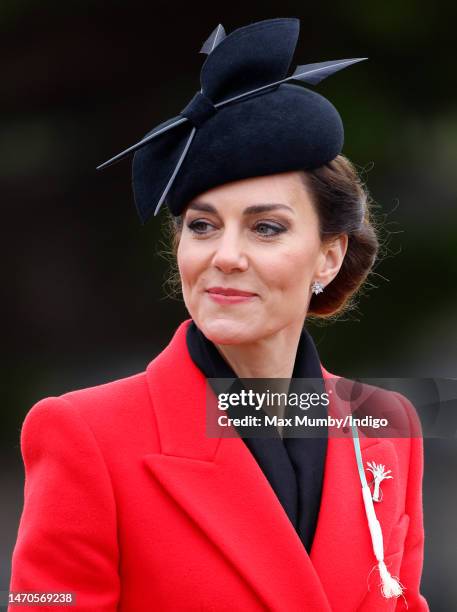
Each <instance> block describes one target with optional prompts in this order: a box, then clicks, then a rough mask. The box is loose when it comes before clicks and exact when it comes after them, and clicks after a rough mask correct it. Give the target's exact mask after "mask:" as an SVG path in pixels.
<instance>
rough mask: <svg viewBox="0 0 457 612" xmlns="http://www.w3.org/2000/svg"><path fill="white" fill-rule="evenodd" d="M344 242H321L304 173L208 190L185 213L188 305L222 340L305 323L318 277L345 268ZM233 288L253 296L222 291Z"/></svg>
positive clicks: (250, 338) (183, 266)
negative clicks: (312, 291)
mask: <svg viewBox="0 0 457 612" xmlns="http://www.w3.org/2000/svg"><path fill="white" fill-rule="evenodd" d="M340 242H341V244H340V246H339V247H338V246H336V247H335V246H333V247H324V245H323V244H322V243H321V241H320V238H319V224H318V217H317V214H316V212H315V210H314V207H313V205H312V202H311V200H310V197H309V195H308V193H307V191H306V189H305V187H304V185H303V182H302V179H301V177H300V174H299V173H298V172H285V173H280V174H274V175H269V176H262V177H255V178H248V179H243V180H240V181H234V182H231V183H226V184H224V185H220V186H218V187H215V188H213V189H210V190H208V191H206V192H204V193H202V194H200V195H198V196H197V197H195V198H194V199H193V200H192V201H191V202H189V204H188V206H187V208H186V210H185V213H184V215H183V227H182V233H181V237H180V242H179V247H178V253H177V256H178V267H179V271H180V275H181V282H182V291H183V296H184V302H185V304H186V307H187V310H188V311H189V314H190V316H191V317H192V319H193V320H194V321H195V323H196V324H197V327H199V328H200V329H201V331H202V332H203V333H204V334H205V336H206V337H207V338H209V339H210V340H211V341H212V342H214V343H216V344H238V343H251V342H255V341H257V340H260V339H261V338H264V337H267V336H269V335H271V334H274V333H275V332H279V331H280V330H283V329H285V328H287V327H290V328H291V329H299V330H301V328H302V326H303V322H304V320H305V316H306V312H307V309H308V305H309V301H310V298H311V295H312V294H311V284H312V282H313V281H314V280H320V281H321V282H322V283H323V284H324V285H326V284H328V283H329V282H330V281H331V280H332V279H333V278H334V276H336V274H337V272H338V270H339V267H340V265H341V263H342V260H343V257H344V253H345V244H346V243H345V241H344V240H343V241H340ZM230 289H232V290H235V291H240V292H246V293H247V294H248V295H247V296H244V297H240V296H238V297H237V296H226V295H221V293H218V291H223V290H230ZM324 290H325V289H324Z"/></svg>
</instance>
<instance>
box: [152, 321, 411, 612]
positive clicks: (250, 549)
mask: <svg viewBox="0 0 457 612" xmlns="http://www.w3.org/2000/svg"><path fill="white" fill-rule="evenodd" d="M190 323H191V319H187V320H186V321H183V322H182V323H181V324H180V325H179V327H178V329H177V330H176V331H175V334H174V336H173V338H172V340H171V342H170V343H169V345H168V346H167V347H166V348H165V349H164V350H163V351H162V352H161V353H160V354H159V355H158V356H157V357H156V358H155V359H154V360H153V361H152V362H151V363H150V364H149V365H148V367H147V371H146V376H147V381H148V386H149V391H150V394H151V400H152V404H153V407H154V413H155V417H156V419H157V427H158V433H159V440H160V451H159V452H158V453H149V454H147V455H145V456H144V457H143V459H144V462H145V464H146V465H147V467H148V468H149V470H150V471H151V473H152V475H153V476H154V478H156V479H157V480H158V481H159V482H160V484H161V485H162V486H163V487H164V489H165V490H166V491H167V492H168V493H169V494H170V495H172V497H173V498H174V499H175V500H176V502H177V503H178V504H180V506H181V508H182V509H183V511H184V512H186V513H187V514H188V515H189V516H190V517H191V518H192V519H193V520H194V521H195V522H196V523H197V524H198V525H199V526H200V527H201V529H202V530H203V531H204V532H205V533H206V535H207V537H208V538H209V539H210V540H212V542H213V543H214V544H215V545H216V546H217V547H218V548H219V550H220V552H221V554H222V555H223V556H224V557H225V558H226V559H227V560H228V561H229V562H230V563H231V564H232V565H233V566H234V567H235V568H236V569H237V570H238V571H239V573H240V574H241V575H242V576H243V577H244V578H245V580H246V582H247V583H248V584H249V586H250V587H251V588H252V589H253V591H254V592H255V593H256V594H257V596H258V597H259V598H260V600H261V601H262V602H263V603H264V605H265V606H266V607H267V608H268V609H271V610H284V609H286V610H291V611H292V610H297V611H298V610H302V609H303V604H304V602H306V607H307V608H308V609H316V610H322V611H325V610H327V611H328V612H329V611H330V610H332V609H338V610H343V609H344V610H355V609H357V606H358V605H359V604H360V602H361V600H362V599H363V597H364V596H365V595H366V593H367V582H366V579H367V576H368V573H369V571H370V569H371V568H372V567H373V565H374V564H375V559H374V557H373V552H372V547H371V540H370V535H369V531H368V525H367V522H366V517H365V509H364V506H363V500H362V493H361V489H360V481H359V475H358V472H357V465H356V460H355V454H354V445H353V440H352V437H351V436H350V434H348V435H347V437H344V438H343V437H341V436H338V437H335V436H332V435H330V432H329V440H328V446H327V456H326V463H325V473H324V482H323V490H322V501H321V507H320V511H319V518H318V523H317V529H316V533H315V536H314V541H313V546H312V549H311V554H310V555H308V553H307V551H306V549H305V548H304V546H303V544H302V543H301V541H300V539H299V537H298V535H297V533H296V531H295V529H294V527H293V525H292V524H291V523H290V521H289V519H288V517H287V515H286V513H285V511H284V509H283V507H282V506H281V504H280V502H279V500H278V498H277V497H276V495H275V493H274V491H273V489H272V488H271V486H270V484H269V483H268V481H267V479H266V478H265V476H264V474H263V472H262V471H261V469H260V468H259V466H258V464H257V463H256V461H255V459H254V458H253V456H252V455H251V453H250V452H249V450H248V448H247V447H246V445H245V444H244V442H243V440H242V439H241V438H240V437H219V438H209V437H206V435H205V431H206V430H205V426H206V420H205V419H206V414H205V411H206V379H205V377H204V375H203V374H202V372H201V371H200V370H199V369H198V368H197V366H196V365H195V364H194V363H193V361H192V359H191V357H190V355H189V353H188V350H187V346H186V330H187V327H188V325H189V324H190ZM322 373H323V377H324V381H325V382H326V385H329V386H330V387H331V386H332V379H335V378H336V377H334V375H332V374H331V373H330V372H328V371H327V370H325V368H324V367H322ZM327 388H329V387H327ZM330 397H331V400H330V406H329V413H330V414H332V415H333V416H338V415H339V416H341V415H343V414H347V413H348V406H347V405H346V403H345V402H344V401H342V400H340V399H336V395H335V394H333V396H332V394H331V396H330ZM231 435H236V432H234V430H232V434H231ZM360 445H361V449H362V454H363V458H364V461H365V463H366V461H370V460H374V461H376V462H380V461H382V463H385V464H386V465H388V466H389V468H391V469H392V470H393V473H398V472H397V456H396V452H395V448H394V446H393V444H392V443H391V442H390V441H389V440H386V439H379V438H366V437H362V436H361V437H360ZM388 483H389V484H388V486H389V487H391V490H390V493H389V495H388V496H386V498H385V500H384V501H383V503H382V504H380V505H379V506H380V507H379V510H378V508H377V514H378V519H379V521H380V523H381V525H382V529H383V534H384V542H385V543H386V544H387V545H388V543H389V536H390V532H391V530H392V526H393V524H394V519H395V516H397V514H398V508H397V506H396V505H397V504H398V500H399V497H400V496H399V491H398V480H397V479H393V480H389V481H388ZM388 553H389V549H388V547H387V549H386V554H388ZM347 559H350V560H351V562H350V563H347ZM335 576H337V577H338V579H337V580H335Z"/></svg>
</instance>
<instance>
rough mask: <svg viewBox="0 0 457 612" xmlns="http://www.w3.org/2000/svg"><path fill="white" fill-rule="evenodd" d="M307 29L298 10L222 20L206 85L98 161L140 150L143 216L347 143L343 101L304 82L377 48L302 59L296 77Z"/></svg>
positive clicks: (136, 177)
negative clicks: (239, 23) (246, 21)
mask: <svg viewBox="0 0 457 612" xmlns="http://www.w3.org/2000/svg"><path fill="white" fill-rule="evenodd" d="M299 29H300V22H299V20H298V19H296V18H278V19H266V20H264V21H258V22H256V23H252V24H250V25H247V26H244V27H242V28H238V29H237V30H234V31H233V32H232V33H231V34H229V35H228V36H227V35H226V34H225V31H224V28H223V26H222V25H220V24H219V25H218V26H217V28H216V29H215V30H214V31H213V33H212V34H211V36H210V37H209V38H208V39H207V40H206V42H205V43H204V44H203V46H202V48H201V50H200V53H206V54H207V55H208V57H207V58H206V60H205V62H204V64H203V66H202V69H201V73H200V84H201V90H200V91H199V92H197V93H196V94H195V95H194V97H193V98H192V99H191V101H190V102H189V104H187V106H186V107H185V108H184V109H183V110H182V111H181V112H180V113H179V114H178V115H177V116H175V117H172V118H171V119H168V120H167V121H165V122H163V123H161V124H160V125H158V126H156V127H155V128H154V129H153V130H152V131H150V132H148V133H147V134H146V135H145V136H144V137H143V139H142V140H141V141H140V142H138V143H136V144H134V145H133V146H131V147H129V148H128V149H126V150H125V151H122V152H121V153H119V154H118V155H116V156H115V157H113V158H111V159H109V160H108V161H107V162H105V163H103V164H101V165H100V166H98V168H97V169H101V168H104V167H106V166H108V165H110V164H112V163H114V162H116V161H118V160H120V159H122V158H123V157H125V156H126V155H128V154H130V153H132V152H133V151H135V155H134V158H133V175H132V183H133V191H134V196H135V205H136V207H137V211H138V214H139V217H140V220H141V223H142V224H144V223H145V222H146V221H147V220H148V218H149V217H150V215H151V213H152V212H153V211H154V214H155V215H156V214H157V213H158V212H159V209H160V207H161V205H162V204H163V203H165V204H166V205H167V206H168V207H169V209H170V211H171V212H172V214H173V215H175V216H177V215H179V214H181V213H182V212H183V210H184V208H185V206H186V204H187V202H189V201H190V200H191V199H192V198H193V197H195V196H196V195H198V194H199V193H202V192H204V191H206V190H207V189H211V188H212V187H216V186H217V185H221V184H223V183H228V182H230V181H235V180H239V179H243V178H249V177H253V176H264V175H267V174H276V173H278V172H288V171H291V170H306V169H307V170H311V169H313V168H317V167H319V166H321V165H323V164H325V163H327V162H329V161H331V160H332V159H334V158H335V157H336V156H337V155H338V154H339V153H341V150H342V148H343V142H344V130H343V124H342V121H341V117H340V116H339V114H338V111H337V110H336V108H335V107H334V106H333V105H332V104H331V103H330V102H329V101H328V100H327V99H326V98H324V97H323V96H322V95H320V94H318V93H316V92H314V91H312V90H310V89H308V88H307V87H305V86H304V85H303V83H310V84H312V85H316V84H317V83H319V82H320V81H322V80H323V79H325V78H326V77H327V76H329V75H330V74H332V73H334V72H336V71H338V70H341V69H342V68H346V67H347V66H349V65H351V64H354V63H356V62H360V61H362V60H364V59H367V58H356V59H346V60H336V61H327V62H319V63H316V64H306V65H301V66H297V68H296V69H295V71H294V72H293V74H292V75H291V76H289V77H286V75H287V72H288V70H289V66H290V63H291V61H292V56H293V54H294V50H295V47H296V44H297V39H298V33H299ZM291 81H296V83H291Z"/></svg>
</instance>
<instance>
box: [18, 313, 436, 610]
mask: <svg viewBox="0 0 457 612" xmlns="http://www.w3.org/2000/svg"><path fill="white" fill-rule="evenodd" d="M189 323H190V319H188V320H186V321H184V322H183V323H181V325H180V326H179V327H178V329H177V330H176V332H175V334H174V336H173V338H172V340H171V342H170V344H169V345H168V346H167V347H166V349H165V350H164V351H162V353H160V354H159V355H158V356H157V357H156V358H155V359H154V360H153V361H152V362H151V363H150V364H149V366H148V367H147V370H146V371H145V372H142V373H140V374H137V375H135V376H131V377H128V378H124V379H121V380H116V381H114V382H110V383H107V384H104V385H99V386H96V387H92V388H87V389H82V390H78V391H73V392H70V393H66V394H64V395H62V396H60V397H49V398H45V399H43V400H41V401H39V402H38V403H37V404H35V405H34V406H33V408H32V409H31V410H30V412H29V413H28V415H27V416H26V418H25V421H24V424H23V428H22V433H21V448H22V454H23V459H24V465H25V471H26V481H25V499H24V509H23V513H22V517H21V521H20V525H19V532H18V537H17V543H16V547H15V550H14V554H13V563H12V578H11V585H10V590H11V591H19V592H23V591H41V592H42V591H46V592H53V591H61V592H62V591H70V592H74V593H76V606H75V607H74V608H68V607H65V608H64V607H62V606H57V607H55V606H54V607H52V608H51V607H44V606H39V607H38V606H27V607H24V606H14V607H13V606H10V608H9V610H10V611H11V612H12V611H13V610H22V609H24V610H29V611H30V610H35V609H36V610H40V611H41V610H47V609H49V610H50V609H53V610H56V609H62V610H63V609H66V610H69V609H76V610H85V611H90V612H98V611H99V612H113V611H114V610H119V611H122V612H139V611H141V612H142V611H152V610H160V611H162V610H167V611H168V610H169V611H173V612H175V611H181V610H185V611H199V612H202V611H203V612H209V611H214V612H225V611H227V612H228V611H229V610H230V611H232V610H233V609H234V608H235V609H237V610H243V611H244V610H246V611H249V612H251V611H252V612H257V611H261V610H272V611H275V612H299V611H300V612H303V610H316V611H323V612H324V611H330V610H336V611H341V612H349V611H351V612H352V611H354V610H363V611H367V612H374V611H376V612H377V611H379V612H381V611H382V612H386V611H388V610H403V609H406V606H405V604H404V601H403V599H402V598H399V599H398V600H397V599H395V598H393V599H385V598H383V597H382V596H381V595H380V590H379V586H378V583H379V574H378V573H377V571H376V570H375V571H373V572H372V573H371V575H370V580H369V585H370V591H368V589H367V579H368V575H369V573H370V570H371V569H372V568H373V566H374V565H375V562H376V561H375V558H374V556H373V551H372V546H371V540H370V536H369V531H368V525H367V521H366V517H365V510H364V507H363V500H362V494H361V489H360V481H359V476H358V472H357V465H356V460H355V454H354V447H353V441H352V438H351V437H350V436H348V437H345V438H341V437H339V438H335V437H330V438H329V441H328V450H327V457H326V466H325V475H324V485H323V494H322V505H321V509H320V514H319V520H318V525H317V530H316V534H315V538H314V542H313V547H312V551H311V555H308V554H307V552H306V550H305V549H304V547H303V545H302V543H301V542H300V539H299V537H298V535H297V533H296V532H295V530H294V528H293V526H292V524H291V523H290V522H289V519H288V518H287V515H286V513H285V512H284V510H283V508H282V506H281V504H280V503H279V501H278V499H277V497H276V495H275V494H274V492H273V490H272V489H271V487H270V485H269V483H268V481H267V480H266V478H265V476H264V475H263V473H262V471H261V470H260V468H259V466H258V465H257V463H256V461H255V459H254V458H253V457H252V455H251V454H250V452H249V450H248V448H247V447H246V446H245V444H244V442H243V441H242V440H241V439H240V438H236V437H235V438H227V437H220V438H208V437H206V435H205V411H206V408H205V397H206V380H205V378H204V376H203V374H202V373H201V372H200V370H199V369H198V368H197V367H196V366H195V365H194V363H193V362H192V360H191V358H190V356H189V354H188V351H187V347H186V341H185V332H186V329H187V326H188V324H189ZM322 370H323V374H324V377H325V378H326V380H329V379H330V378H332V377H333V375H332V374H330V373H329V372H327V371H326V370H325V369H324V368H323V369H322ZM383 393H387V392H383ZM389 398H390V402H391V403H392V404H395V405H396V406H397V407H399V408H402V409H403V410H404V414H405V415H407V418H409V419H410V421H411V423H412V426H413V425H414V424H416V425H417V415H416V414H415V411H414V409H413V408H412V406H411V405H410V404H409V402H408V401H407V400H406V399H405V398H404V397H403V396H400V395H398V394H395V393H390V395H389ZM331 410H332V411H334V412H335V413H337V412H338V411H339V410H341V405H339V404H338V402H337V401H336V400H332V403H331ZM405 418H406V417H405ZM360 441H361V447H362V454H363V459H364V461H365V462H366V461H376V462H377V463H384V464H385V465H386V467H388V468H389V469H391V470H392V473H393V474H394V478H393V479H392V480H386V481H384V483H385V486H384V483H383V485H382V486H383V490H384V498H383V501H382V502H381V503H380V504H377V505H376V512H377V515H378V518H379V521H380V523H381V526H382V530H383V534H384V547H385V560H386V565H387V567H388V568H389V570H390V571H391V573H392V574H394V575H395V574H396V575H399V577H400V579H401V582H402V583H403V585H404V586H405V587H406V591H405V597H406V600H407V602H408V606H409V612H416V611H419V610H421V611H422V610H428V606H427V603H426V601H425V599H424V598H423V597H422V596H421V595H420V593H419V582H420V575H421V570H422V562H423V543H424V530H423V523H422V499H421V487H422V471H423V450H422V439H421V438H398V439H394V438H392V439H385V438H363V437H362V438H361V439H360Z"/></svg>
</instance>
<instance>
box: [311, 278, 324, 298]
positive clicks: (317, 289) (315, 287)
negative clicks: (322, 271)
mask: <svg viewBox="0 0 457 612" xmlns="http://www.w3.org/2000/svg"><path fill="white" fill-rule="evenodd" d="M311 289H312V292H313V293H314V294H315V295H317V294H318V293H322V292H323V291H324V285H322V284H321V283H320V282H319V281H314V283H313V284H312V285H311Z"/></svg>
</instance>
